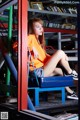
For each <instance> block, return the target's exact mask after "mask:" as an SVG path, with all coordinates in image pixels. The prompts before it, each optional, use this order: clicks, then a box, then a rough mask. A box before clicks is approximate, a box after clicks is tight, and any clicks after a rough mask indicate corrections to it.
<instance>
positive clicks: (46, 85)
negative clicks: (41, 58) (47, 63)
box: [29, 76, 74, 106]
mask: <svg viewBox="0 0 80 120" xmlns="http://www.w3.org/2000/svg"><path fill="white" fill-rule="evenodd" d="M38 80H39V86H37V87H29V90H30V89H34V105H35V106H39V93H41V92H49V91H61V99H62V103H63V104H64V103H65V96H66V95H65V87H66V86H73V85H74V82H73V78H72V76H54V77H41V78H39V79H38Z"/></svg>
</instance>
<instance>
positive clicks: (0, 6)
mask: <svg viewBox="0 0 80 120" xmlns="http://www.w3.org/2000/svg"><path fill="white" fill-rule="evenodd" d="M16 3H17V0H7V1H5V2H4V3H2V4H0V12H2V11H3V10H5V9H7V8H8V7H9V6H11V5H14V4H16Z"/></svg>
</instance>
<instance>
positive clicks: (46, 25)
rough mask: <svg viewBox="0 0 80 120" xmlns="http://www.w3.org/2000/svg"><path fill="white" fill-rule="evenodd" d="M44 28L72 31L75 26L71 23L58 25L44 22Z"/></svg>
mask: <svg viewBox="0 0 80 120" xmlns="http://www.w3.org/2000/svg"><path fill="white" fill-rule="evenodd" d="M44 26H45V27H50V28H60V29H72V30H75V29H76V26H75V25H73V24H71V23H64V24H59V23H52V22H48V21H44Z"/></svg>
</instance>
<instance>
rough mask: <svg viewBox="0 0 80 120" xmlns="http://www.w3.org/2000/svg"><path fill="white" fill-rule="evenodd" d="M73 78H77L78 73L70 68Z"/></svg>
mask: <svg viewBox="0 0 80 120" xmlns="http://www.w3.org/2000/svg"><path fill="white" fill-rule="evenodd" d="M70 75H71V76H72V77H73V79H74V80H78V73H77V72H76V71H75V70H72V73H71V74H70Z"/></svg>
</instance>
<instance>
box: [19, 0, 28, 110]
mask: <svg viewBox="0 0 80 120" xmlns="http://www.w3.org/2000/svg"><path fill="white" fill-rule="evenodd" d="M27 11H28V1H27V0H18V111H20V110H24V109H27V94H28V93H27V86H28V79H27V78H28V77H27V20H28V12H27Z"/></svg>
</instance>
